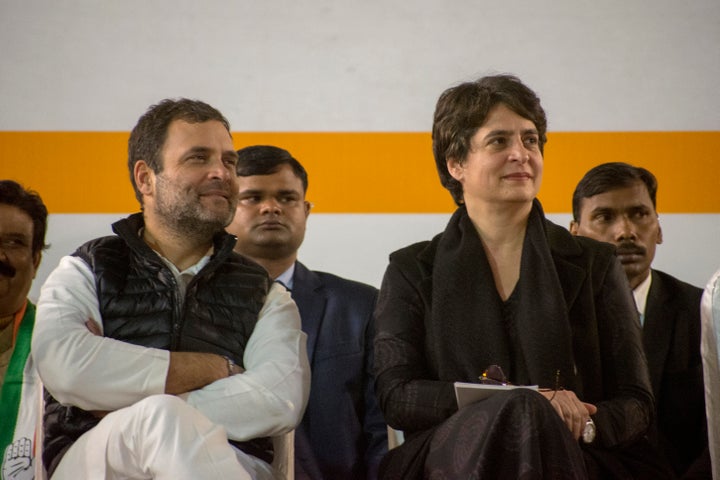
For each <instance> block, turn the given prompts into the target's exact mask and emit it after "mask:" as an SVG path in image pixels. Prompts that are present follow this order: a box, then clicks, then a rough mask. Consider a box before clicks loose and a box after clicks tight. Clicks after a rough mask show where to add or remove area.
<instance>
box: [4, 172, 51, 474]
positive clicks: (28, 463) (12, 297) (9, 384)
mask: <svg viewBox="0 0 720 480" xmlns="http://www.w3.org/2000/svg"><path fill="white" fill-rule="evenodd" d="M47 215H48V212H47V208H46V207H45V204H44V203H43V201H42V199H41V198H40V196H39V195H38V194H37V193H35V192H32V191H29V190H26V189H24V188H23V187H22V186H21V185H20V184H18V183H17V182H14V181H12V180H1V181H0V463H1V464H2V470H0V478H2V479H3V480H5V479H23V480H25V479H32V478H34V472H35V447H36V444H35V441H36V439H35V427H36V425H37V420H38V407H37V406H38V401H39V399H40V391H41V385H40V381H39V379H38V377H37V373H36V370H35V367H34V366H33V362H32V358H31V356H30V339H31V336H32V331H33V326H34V323H35V305H33V304H32V302H30V301H29V300H28V299H27V294H28V292H29V291H30V286H31V285H32V281H33V279H34V278H35V273H36V272H37V269H38V267H39V266H40V260H41V258H42V251H43V249H44V248H45V247H46V246H45V231H46V230H47Z"/></svg>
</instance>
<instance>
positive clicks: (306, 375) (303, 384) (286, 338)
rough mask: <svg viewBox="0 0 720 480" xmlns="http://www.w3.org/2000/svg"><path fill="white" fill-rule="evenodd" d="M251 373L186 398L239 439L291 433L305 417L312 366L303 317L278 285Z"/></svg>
mask: <svg viewBox="0 0 720 480" xmlns="http://www.w3.org/2000/svg"><path fill="white" fill-rule="evenodd" d="M243 363H244V364H245V372H243V373H241V374H239V375H233V376H231V377H228V378H225V379H222V380H219V381H216V382H214V383H211V384H209V385H207V386H206V387H204V388H201V389H199V390H195V391H193V392H190V393H189V394H187V395H183V396H182V397H183V398H185V399H186V400H187V402H188V403H189V404H190V405H193V406H194V407H196V408H197V409H198V410H200V411H201V412H203V414H205V415H206V416H207V417H208V418H209V419H210V420H212V421H213V422H215V423H218V424H221V425H223V426H224V427H225V430H226V431H227V433H228V437H229V438H231V439H233V440H247V439H251V438H256V437H259V436H271V435H278V434H282V433H285V432H287V431H289V430H291V429H293V428H295V427H296V426H297V424H298V423H300V420H301V419H302V416H303V413H304V411H305V406H306V404H307V399H308V395H309V393H310V366H309V364H308V358H307V351H306V336H305V334H304V333H303V332H302V330H300V314H299V313H298V310H297V307H296V305H295V302H293V300H292V298H291V297H290V294H289V293H287V291H286V290H285V289H284V288H282V287H281V286H279V285H277V284H274V285H273V287H272V289H271V290H270V293H269V294H268V298H267V300H266V301H265V305H264V306H263V308H262V310H261V311H260V315H259V319H258V321H257V324H256V325H255V329H254V330H253V333H252V335H251V336H250V339H249V341H248V344H247V346H246V347H245V355H244V357H243Z"/></svg>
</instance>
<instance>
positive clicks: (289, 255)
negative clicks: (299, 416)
mask: <svg viewBox="0 0 720 480" xmlns="http://www.w3.org/2000/svg"><path fill="white" fill-rule="evenodd" d="M238 155H239V160H238V168H237V172H238V184H239V187H240V189H239V191H240V198H239V201H238V207H237V212H236V213H235V219H234V220H233V222H232V224H230V226H229V227H228V232H230V233H233V234H235V235H237V237H238V242H237V244H236V246H235V250H236V251H237V252H239V253H241V254H243V255H246V256H247V257H249V258H251V259H253V260H255V261H256V262H258V263H259V264H260V265H262V266H263V267H265V269H266V270H267V271H268V273H269V274H270V277H271V278H273V279H275V280H277V281H278V282H281V283H282V284H283V285H285V286H286V287H287V288H288V289H289V290H290V291H291V292H292V297H293V299H294V300H295V301H296V302H297V305H298V308H299V310H300V316H301V318H302V329H303V331H304V332H305V333H307V335H308V356H309V357H310V361H311V368H312V385H311V389H310V399H309V401H308V407H307V411H306V412H305V416H304V417H303V420H302V423H301V424H300V425H299V426H298V428H297V430H296V431H295V477H296V478H297V479H312V480H322V479H327V480H334V479H347V480H351V479H374V478H377V468H378V465H379V463H380V459H381V458H382V456H383V455H384V454H385V452H387V426H386V424H385V420H384V419H383V416H382V412H380V408H379V407H378V404H377V400H376V398H375V390H374V379H375V376H374V375H373V334H374V329H373V323H372V315H373V310H374V308H375V301H376V299H377V289H375V288H373V287H371V286H370V285H365V284H363V283H359V282H355V281H352V280H347V279H344V278H340V277H338V276H336V275H332V274H330V273H325V272H316V271H311V270H308V269H307V268H306V267H305V265H303V264H302V263H300V262H298V261H297V253H298V249H299V248H300V245H301V244H302V242H303V239H304V238H305V226H306V223H307V218H308V215H309V214H310V207H311V205H310V202H308V201H307V200H306V199H305V194H306V192H307V187H308V177H307V172H306V171H305V168H304V167H303V166H302V165H301V164H300V162H298V161H297V160H296V159H295V158H293V156H292V155H290V153H289V152H288V151H287V150H284V149H282V148H278V147H274V146H269V145H256V146H251V147H246V148H243V149H242V150H238Z"/></svg>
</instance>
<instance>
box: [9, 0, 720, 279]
mask: <svg viewBox="0 0 720 480" xmlns="http://www.w3.org/2000/svg"><path fill="white" fill-rule="evenodd" d="M718 25H720V2H718V1H717V0H693V1H690V2H677V1H676V0H652V1H650V0H642V1H627V0H608V1H604V2H590V1H586V0H552V1H531V0H518V1H508V2H481V1H471V0H457V1H453V2H439V1H433V0H416V1H413V2H408V1H407V0H403V1H399V0H390V1H379V0H366V1H363V2H354V1H348V0H339V1H326V0H316V1H313V2H290V1H272V0H269V1H262V2H255V1H247V0H245V1H241V0H238V1H220V0H210V1H204V2H196V1H190V0H173V1H169V0H156V1H145V0H128V1H103V2H96V1H90V0H68V1H62V2H57V1H51V0H1V1H0V45H2V55H0V130H65V131H67V130H70V131H75V130H77V131H83V130H91V131H96V130H97V131H118V130H119V131H128V130H129V129H131V128H132V126H133V125H134V123H135V121H136V120H137V118H138V116H139V115H140V114H141V113H142V112H144V111H145V109H146V108H147V106H148V105H150V104H152V103H155V102H157V101H158V100H159V99H162V98H165V97H176V96H186V97H192V98H201V99H203V100H205V101H207V102H209V103H211V104H212V105H214V106H216V107H218V108H219V109H220V110H221V111H223V112H224V113H225V114H226V115H227V116H228V118H229V119H230V121H231V124H232V126H233V130H237V131H240V130H245V131H428V130H429V129H430V126H431V115H432V109H433V108H434V103H435V100H436V99H437V96H438V95H439V93H440V92H441V91H442V90H444V89H445V88H447V87H448V86H450V85H452V84H454V83H457V82H459V81H462V80H468V79H472V78H475V77H477V76H479V75H482V74H486V73H493V72H511V73H515V74H517V75H519V76H520V77H521V78H522V79H523V80H524V81H525V82H527V83H528V84H529V85H530V86H532V87H533V88H534V89H535V90H536V91H537V92H538V93H539V95H540V97H541V98H542V99H543V104H544V106H545V108H546V110H547V112H548V116H549V128H550V130H551V131H606V130H607V131H640V130H660V131H672V130H714V131H717V130H720V114H719V113H718V112H720V95H718V93H717V85H718V78H720V48H718V45H720V28H718ZM580 153H581V152H580ZM48 155H52V145H48ZM97 155H98V158H99V159H101V158H102V152H97ZM609 160H611V159H609ZM9 161H22V159H7V158H2V159H0V162H9ZM100 165H101V164H100V162H99V166H98V168H102V167H101V166H100ZM68 168H73V166H72V165H68ZM678 168H683V164H682V163H681V162H679V163H678ZM698 173H699V174H715V173H714V172H698ZM42 174H43V172H41V171H39V172H37V175H42ZM0 177H2V163H0ZM718 183H719V184H720V181H719V182H718ZM719 186H720V185H719ZM80 187H81V186H80V185H73V184H68V185H67V188H68V191H69V192H71V191H72V190H73V189H76V188H80ZM568 204H569V199H568ZM118 216H119V215H115V214H112V215H107V216H102V215H101V216H97V215H88V216H85V215H68V216H66V215H53V216H52V217H51V227H50V232H49V238H48V241H49V242H50V243H52V244H53V248H52V249H51V250H50V251H49V252H47V255H46V258H45V262H44V264H43V267H42V269H41V271H40V274H39V276H38V281H37V282H36V285H35V288H34V290H33V292H36V290H37V286H38V285H39V284H40V283H41V282H42V280H43V279H44V277H45V275H46V273H47V270H48V269H49V268H51V267H52V266H54V265H55V264H56V263H57V257H58V256H59V255H60V254H63V253H66V252H68V251H70V250H72V249H73V248H74V247H75V246H77V244H79V243H81V242H82V241H84V240H86V239H88V238H92V237H93V236H96V235H97V234H99V233H106V232H108V231H109V228H108V226H107V225H108V224H109V218H113V219H114V218H118ZM446 218H447V216H446V215H419V216H418V215H401V216H390V215H321V214H315V215H313V216H311V219H310V225H309V230H308V237H307V241H306V243H305V245H304V246H303V248H302V250H301V257H302V259H303V260H305V261H306V263H307V264H308V265H309V266H310V267H312V268H318V269H325V270H329V271H333V272H337V273H340V274H342V275H346V276H349V277H352V278H357V279H360V280H364V281H366V282H368V283H372V284H376V285H377V284H379V281H380V277H381V275H382V271H383V270H384V266H385V262H386V258H387V254H388V253H389V252H390V251H392V250H394V249H396V248H398V247H400V246H403V245H405V244H408V243H411V242H414V241H416V240H421V239H425V238H429V237H430V236H431V235H432V234H434V233H435V232H437V231H439V230H440V229H442V227H443V225H444V223H445V220H446ZM662 222H663V227H664V236H665V244H664V245H662V246H661V247H660V248H659V250H658V258H657V262H656V266H658V267H659V268H662V269H666V270H667V271H669V272H670V273H672V274H675V275H677V276H678V277H681V278H683V279H686V280H688V281H690V282H692V283H695V284H698V285H701V284H704V282H705V280H706V279H707V278H709V277H710V274H711V273H712V272H713V271H714V270H715V269H716V268H717V267H718V266H720V248H719V247H718V241H719V239H720V232H719V229H720V215H718V214H715V215H663V216H662ZM559 223H561V224H562V225H566V224H567V220H566V219H565V220H562V221H560V222H559Z"/></svg>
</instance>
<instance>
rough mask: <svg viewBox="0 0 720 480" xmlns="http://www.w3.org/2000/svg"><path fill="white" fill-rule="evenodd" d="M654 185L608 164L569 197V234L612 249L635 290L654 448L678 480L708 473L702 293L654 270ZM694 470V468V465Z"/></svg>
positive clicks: (644, 173) (657, 235) (641, 173)
mask: <svg viewBox="0 0 720 480" xmlns="http://www.w3.org/2000/svg"><path fill="white" fill-rule="evenodd" d="M656 193H657V180H656V179H655V176H654V175H653V174H652V173H651V172H649V171H648V170H646V169H644V168H641V167H634V166H632V165H628V164H626V163H619V162H612V163H605V164H602V165H599V166H597V167H594V168H593V169H591V170H590V171H589V172H587V173H586V174H585V176H584V177H583V178H582V180H580V183H578V185H577V187H576V188H575V192H574V194H573V220H572V222H570V232H571V233H573V234H574V235H583V236H586V237H591V238H594V239H596V240H601V241H605V242H609V243H612V244H614V245H615V246H616V247H617V251H616V253H617V256H618V258H619V259H620V262H621V263H622V265H623V268H624V269H625V274H626V275H627V278H628V282H629V284H630V288H632V290H633V295H634V297H635V303H636V306H637V309H638V314H639V319H640V323H641V324H642V327H643V344H644V347H645V354H646V356H647V360H648V370H649V373H650V381H651V383H652V386H653V393H654V395H655V406H656V417H657V418H656V425H655V427H654V428H653V431H651V432H650V437H651V440H653V441H654V442H655V443H656V445H657V447H658V448H659V449H660V450H661V451H662V452H663V454H664V455H665V457H666V458H667V459H668V461H669V462H670V464H671V465H672V467H673V469H674V470H675V473H676V474H677V475H678V476H681V475H683V474H685V473H686V472H688V470H689V469H690V470H692V471H693V472H697V471H698V469H700V468H701V467H702V468H705V467H709V466H708V465H707V464H706V463H705V462H707V424H706V422H705V406H704V390H703V376H702V360H701V357H700V298H701V296H702V290H701V289H699V288H697V287H694V286H692V285H689V284H687V283H685V282H682V281H680V280H678V279H676V278H674V277H672V276H670V275H668V274H667V273H663V272H661V271H658V270H653V269H651V264H652V261H653V258H654V257H655V247H656V246H657V245H659V244H660V243H662V229H661V228H660V222H659V220H658V214H657V211H656V201H655V197H656ZM694 463H696V465H693V464H694Z"/></svg>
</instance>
